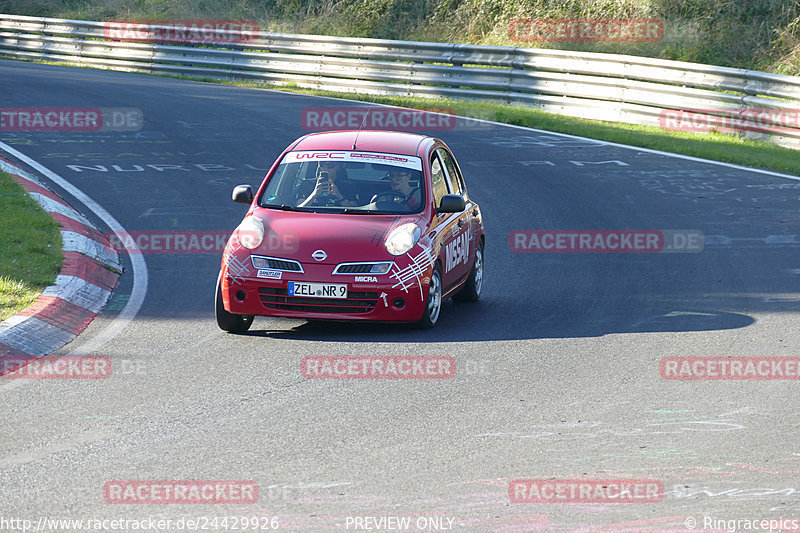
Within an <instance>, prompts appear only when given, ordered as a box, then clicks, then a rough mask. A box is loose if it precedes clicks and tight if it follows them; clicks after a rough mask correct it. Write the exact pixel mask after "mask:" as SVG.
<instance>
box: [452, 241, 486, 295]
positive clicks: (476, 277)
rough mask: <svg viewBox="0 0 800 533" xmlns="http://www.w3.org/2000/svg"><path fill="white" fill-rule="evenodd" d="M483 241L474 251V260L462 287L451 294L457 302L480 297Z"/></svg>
mask: <svg viewBox="0 0 800 533" xmlns="http://www.w3.org/2000/svg"><path fill="white" fill-rule="evenodd" d="M483 266H484V263H483V241H481V243H480V244H479V245H478V249H477V250H476V251H475V262H473V263H472V270H471V271H470V273H469V277H468V278H467V282H466V283H464V287H463V288H462V289H461V290H460V291H458V292H457V293H456V294H455V295H453V300H455V301H457V302H477V301H478V299H479V298H480V297H481V290H482V289H483Z"/></svg>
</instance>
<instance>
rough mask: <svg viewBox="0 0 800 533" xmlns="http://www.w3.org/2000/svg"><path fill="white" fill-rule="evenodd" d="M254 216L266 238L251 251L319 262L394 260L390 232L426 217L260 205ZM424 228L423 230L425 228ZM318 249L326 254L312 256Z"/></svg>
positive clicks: (303, 261)
mask: <svg viewBox="0 0 800 533" xmlns="http://www.w3.org/2000/svg"><path fill="white" fill-rule="evenodd" d="M253 215H254V216H257V217H258V218H260V219H261V221H262V222H263V223H264V241H263V242H262V243H261V246H259V247H258V248H256V249H255V250H252V252H251V253H253V254H257V255H268V256H273V257H275V256H277V257H284V258H287V259H295V260H297V261H300V262H301V263H320V264H338V263H344V262H353V261H386V260H392V259H393V258H394V256H392V255H391V254H389V252H387V251H386V248H385V247H384V242H385V241H386V237H387V235H389V233H390V232H391V231H392V230H393V229H395V228H396V227H398V226H401V225H403V224H407V223H414V224H417V225H420V224H421V221H422V219H423V217H422V215H420V214H416V215H355V214H350V215H343V214H328V213H309V212H292V211H279V210H275V209H265V208H257V209H256V210H255V211H254V212H253ZM421 229H422V231H423V233H424V232H425V229H426V228H425V227H421ZM317 250H323V251H324V252H325V254H327V257H326V258H325V259H324V260H322V261H316V260H315V259H313V258H312V254H313V253H314V252H315V251H317Z"/></svg>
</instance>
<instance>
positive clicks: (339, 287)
mask: <svg viewBox="0 0 800 533" xmlns="http://www.w3.org/2000/svg"><path fill="white" fill-rule="evenodd" d="M289 296H304V297H306V298H347V285H345V284H343V283H304V282H302V281H290V282H289Z"/></svg>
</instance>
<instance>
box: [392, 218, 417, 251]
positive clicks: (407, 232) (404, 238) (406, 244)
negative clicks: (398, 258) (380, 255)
mask: <svg viewBox="0 0 800 533" xmlns="http://www.w3.org/2000/svg"><path fill="white" fill-rule="evenodd" d="M421 233H422V232H421V231H420V229H419V226H417V225H416V224H413V223H409V224H403V225H402V226H400V227H398V228H395V229H394V230H393V231H392V232H391V233H390V234H389V236H388V237H386V251H388V252H389V253H390V254H392V255H403V254H404V253H406V252H408V251H409V250H410V249H412V248H413V247H414V245H415V244H417V241H418V240H419V236H420V234H421Z"/></svg>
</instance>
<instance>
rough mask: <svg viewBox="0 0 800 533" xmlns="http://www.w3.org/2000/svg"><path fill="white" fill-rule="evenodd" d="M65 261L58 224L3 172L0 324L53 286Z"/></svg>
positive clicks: (0, 182)
mask: <svg viewBox="0 0 800 533" xmlns="http://www.w3.org/2000/svg"><path fill="white" fill-rule="evenodd" d="M62 259H63V256H62V253H61V234H60V233H59V226H58V224H57V223H56V221H55V220H53V219H52V217H50V215H48V214H47V213H45V212H44V211H43V210H42V208H41V207H39V204H37V203H36V201H35V200H33V198H31V197H30V196H29V195H28V193H27V192H26V191H25V189H23V188H22V187H21V186H20V185H19V184H18V183H17V182H16V181H14V178H12V177H11V176H10V175H8V174H6V173H5V172H0V321H2V320H5V319H6V318H8V317H10V316H13V315H15V314H16V313H18V312H19V311H21V310H22V309H24V308H26V307H28V306H29V305H30V304H32V303H33V302H34V300H36V298H37V297H38V296H39V294H41V292H42V291H43V290H44V288H45V287H47V286H48V285H52V284H53V282H54V281H55V279H56V276H57V275H58V273H59V272H60V271H61V262H62Z"/></svg>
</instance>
